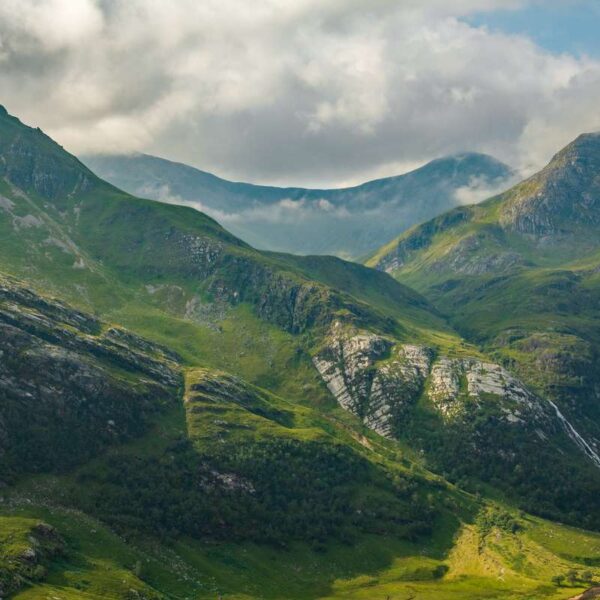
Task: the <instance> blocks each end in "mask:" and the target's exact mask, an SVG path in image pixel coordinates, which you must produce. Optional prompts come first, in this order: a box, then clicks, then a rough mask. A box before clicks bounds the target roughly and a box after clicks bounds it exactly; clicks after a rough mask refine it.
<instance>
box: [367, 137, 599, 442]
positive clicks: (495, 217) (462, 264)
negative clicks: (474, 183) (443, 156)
mask: <svg viewBox="0 0 600 600" xmlns="http://www.w3.org/2000/svg"><path fill="white" fill-rule="evenodd" d="M586 139H592V140H594V139H596V138H594V136H588V137H587V138H586V137H585V136H584V138H583V142H582V141H576V142H575V143H574V144H572V145H571V146H569V147H567V148H566V149H565V150H564V151H563V152H561V153H559V155H557V157H555V159H554V160H553V161H552V163H551V164H550V165H549V166H548V167H547V168H546V169H545V170H544V171H542V172H541V173H540V174H538V175H536V176H534V177H533V178H531V179H530V180H528V181H525V182H523V183H522V184H519V185H518V186H516V187H515V188H514V189H512V190H510V191H508V192H506V193H505V194H503V195H502V196H499V197H496V198H491V199H490V200H488V201H486V202H484V203H482V204H480V205H478V206H471V207H462V208H459V209H456V210H454V211H452V212H450V213H447V214H446V215H442V216H440V217H438V218H437V219H434V220H432V221H430V222H428V223H425V224H423V225H421V226H418V227H415V228H413V229H412V230H411V231H409V232H406V233H405V234H404V235H402V236H401V237H400V238H398V239H397V240H395V241H393V242H391V243H390V244H388V245H387V246H386V247H384V248H382V249H380V251H378V252H377V253H375V254H374V255H373V256H371V257H369V258H368V259H367V263H366V264H368V265H371V266H376V265H379V267H380V268H386V269H388V270H389V272H391V273H392V274H393V275H394V276H395V277H396V278H397V279H398V280H399V281H401V282H403V283H405V284H407V285H409V286H411V287H413V288H414V289H417V290H419V291H420V292H421V293H423V294H424V295H425V296H426V297H427V298H428V299H429V300H430V301H431V302H432V303H433V304H434V305H435V306H436V307H437V308H438V309H439V310H440V312H441V313H443V314H445V315H448V317H449V318H450V320H451V322H452V324H453V325H454V327H455V328H456V329H457V330H458V331H459V332H460V333H461V335H463V336H464V337H466V338H467V339H468V340H469V341H471V342H473V343H475V344H478V345H480V346H481V347H482V349H483V350H484V351H485V352H487V353H488V354H492V355H494V356H495V358H496V360H498V361H500V362H502V363H503V364H505V365H506V366H508V367H510V368H512V369H513V370H514V371H516V372H517V374H518V375H519V376H520V377H521V378H524V379H525V381H527V382H528V383H529V384H530V385H531V386H532V387H534V388H535V389H537V390H538V391H540V392H543V393H544V394H546V395H548V396H549V397H551V398H552V399H553V400H554V401H555V402H557V403H558V404H559V405H561V407H562V409H563V411H564V412H565V414H567V415H568V416H569V418H571V419H573V420H574V422H577V423H578V426H580V427H581V428H582V429H583V430H584V431H587V432H588V434H590V435H592V436H595V437H596V438H598V430H597V425H594V423H597V422H598V418H600V411H599V410H598V407H597V406H596V405H597V403H594V402H593V401H592V400H591V398H593V397H594V395H595V392H594V390H595V388H596V387H597V385H598V378H597V375H596V373H597V371H598V356H600V354H599V352H600V326H599V323H600V278H599V276H598V273H599V272H600V270H599V269H600V254H599V253H598V235H597V225H596V223H597V216H596V214H597V201H594V200H593V199H594V198H597V194H598V187H597V176H595V175H594V173H595V172H596V171H594V169H595V167H590V166H588V163H590V162H591V161H594V160H595V161H596V163H597V158H596V157H597V147H595V148H594V149H593V150H592V151H590V154H589V155H586V154H583V155H580V154H578V153H579V150H578V148H579V146H580V145H581V144H582V143H586ZM571 156H575V159H576V160H577V161H578V162H577V167H576V168H573V171H571V170H570V169H571V166H572V164H575V159H573V160H571V158H570V157H571ZM567 158H569V160H567ZM594 164H595V163H594ZM582 174H583V175H582ZM578 177H582V178H583V179H582V180H579V179H578ZM548 182H549V183H548ZM577 185H581V186H582V187H581V188H577V187H575V186H577ZM586 186H587V187H586ZM546 197H547V198H548V202H547V205H545V204H544V203H541V204H540V205H538V206H534V205H535V203H536V202H537V201H538V200H537V199H538V198H546ZM584 197H585V198H588V200H587V202H588V204H589V206H579V204H577V203H578V202H580V199H581V198H584ZM594 202H596V204H594ZM528 203H529V204H530V205H532V206H533V208H532V210H534V211H535V210H538V211H541V213H540V214H541V216H540V217H539V221H540V222H541V223H542V225H540V226H541V227H544V226H546V222H547V221H546V220H547V219H550V220H551V219H555V220H557V222H559V223H560V224H561V228H560V229H558V230H557V229H556V226H555V225H554V226H553V227H554V230H553V231H554V233H553V234H550V235H541V236H535V235H531V234H521V233H519V232H518V231H516V230H515V229H513V228H511V227H510V226H505V225H506V224H505V221H506V219H507V218H509V217H510V215H511V211H513V210H515V207H517V209H516V210H525V209H523V208H520V207H521V205H522V206H524V207H527V206H528ZM548 207H550V208H551V209H552V211H554V212H550V208H548ZM573 207H575V208H573ZM594 207H596V208H594ZM586 210H588V211H594V210H596V213H594V212H591V213H590V214H587V213H586ZM544 211H547V212H544ZM532 214H533V215H535V214H536V213H535V212H534V213H532ZM585 214H587V218H589V223H588V224H586V223H585V222H584V215H585ZM394 258H397V262H394ZM482 266H483V268H481V267H482Z"/></svg>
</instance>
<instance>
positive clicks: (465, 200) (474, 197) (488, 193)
mask: <svg viewBox="0 0 600 600" xmlns="http://www.w3.org/2000/svg"><path fill="white" fill-rule="evenodd" d="M518 181H519V175H518V174H517V173H515V174H514V176H513V177H511V178H508V179H502V178H499V179H496V180H492V181H490V180H489V179H488V178H486V177H473V178H471V181H470V182H469V185H465V186H463V187H460V188H458V189H457V190H456V191H455V192H454V198H455V200H456V203H457V204H461V205H464V204H477V203H479V202H482V201H483V200H486V199H487V198H491V197H493V196H496V195H498V194H500V193H502V192H504V191H506V190H507V189H509V188H510V187H512V186H513V185H514V184H516V183H517V182H518Z"/></svg>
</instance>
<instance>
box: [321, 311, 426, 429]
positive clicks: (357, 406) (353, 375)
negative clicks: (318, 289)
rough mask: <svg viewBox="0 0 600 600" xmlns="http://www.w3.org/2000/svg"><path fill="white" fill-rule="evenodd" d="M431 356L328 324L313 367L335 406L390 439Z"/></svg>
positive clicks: (414, 396) (423, 350) (416, 393)
mask: <svg viewBox="0 0 600 600" xmlns="http://www.w3.org/2000/svg"><path fill="white" fill-rule="evenodd" d="M432 359H433V352H432V351H431V350H430V349H428V348H424V347H421V346H414V345H408V344H407V345H403V346H401V345H396V344H395V343H394V342H393V341H392V340H390V339H387V338H384V337H382V336H379V335H376V334H373V333H367V332H359V331H356V330H352V331H348V330H345V328H344V326H343V325H342V324H341V323H340V322H337V323H335V324H334V326H333V328H332V330H331V333H330V336H329V338H328V340H327V342H326V346H325V347H324V348H323V349H322V350H321V351H320V352H319V353H318V354H317V355H316V356H315V357H314V358H313V362H314V365H315V367H316V368H317V370H318V371H319V373H320V374H321V377H322V378H323V380H324V381H325V383H326V384H327V386H328V388H329V390H330V391H331V393H332V394H333V396H334V397H335V398H336V400H337V401H338V403H339V404H340V406H342V407H343V408H345V409H346V410H348V411H350V412H352V413H354V414H355V415H357V416H359V417H360V418H361V419H362V421H363V422H364V423H365V425H367V427H369V428H370V429H373V430H374V431H377V432H378V433H380V434H381V435H384V436H386V437H393V435H394V433H395V430H396V427H397V426H398V423H399V422H400V421H401V419H402V416H403V415H404V414H405V413H406V411H407V410H408V408H409V407H410V406H411V405H412V404H413V403H414V402H416V400H417V399H418V398H419V396H420V394H421V391H422V389H423V384H424V382H425V380H426V378H427V376H428V374H429V370H430V367H431V361H432Z"/></svg>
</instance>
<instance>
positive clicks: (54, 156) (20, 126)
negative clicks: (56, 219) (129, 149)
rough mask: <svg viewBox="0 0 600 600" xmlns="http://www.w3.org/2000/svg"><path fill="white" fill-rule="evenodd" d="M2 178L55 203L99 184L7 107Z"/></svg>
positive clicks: (0, 153)
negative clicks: (75, 191) (74, 192)
mask: <svg viewBox="0 0 600 600" xmlns="http://www.w3.org/2000/svg"><path fill="white" fill-rule="evenodd" d="M0 177H4V178H5V179H6V180H7V181H8V182H10V183H11V184H13V185H15V186H17V187H18V188H20V189H22V190H23V191H26V192H28V191H32V192H35V193H36V194H38V195H40V196H42V197H44V198H47V199H49V200H52V201H59V200H60V199H61V198H65V197H67V196H69V195H70V194H71V193H73V191H74V190H76V189H77V190H84V189H88V188H89V187H90V186H91V185H98V184H99V182H100V180H99V179H98V178H97V177H95V176H94V174H93V173H92V172H91V171H90V170H89V169H88V168H87V167H85V166H84V165H83V164H82V163H80V162H79V160H77V158H75V157H74V156H73V155H72V154H69V153H68V152H67V151H66V150H65V149H64V148H62V146H60V145H59V144H57V143H56V142H55V141H54V140H52V139H51V138H50V137H48V136H47V135H46V134H45V133H44V132H43V131H42V130H41V129H39V128H33V127H29V126H28V125H25V124H24V123H22V122H21V121H20V120H19V119H18V118H17V117H13V116H12V115H10V114H9V113H8V112H7V110H6V108H4V107H0Z"/></svg>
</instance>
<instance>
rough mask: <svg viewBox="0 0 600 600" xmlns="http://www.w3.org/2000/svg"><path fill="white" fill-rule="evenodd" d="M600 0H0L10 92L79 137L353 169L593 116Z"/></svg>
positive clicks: (550, 130) (3, 95)
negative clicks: (536, 0) (599, 0)
mask: <svg viewBox="0 0 600 600" xmlns="http://www.w3.org/2000/svg"><path fill="white" fill-rule="evenodd" d="M598 31H600V2H598V0H589V1H587V2H586V1H578V0H562V1H560V0H556V1H553V0H544V1H543V2H542V1H538V2H535V1H527V0H514V1H513V0H452V1H451V2H450V1H448V0H396V1H391V0H253V1H248V0H1V1H0V103H2V104H4V105H5V106H6V107H7V108H8V110H9V111H10V112H11V113H13V114H16V115H17V116H19V117H20V118H21V119H22V120H24V121H25V122H27V123H29V124H32V125H39V126H40V127H41V128H42V129H44V131H46V132H47V133H48V134H50V135H51V136H52V137H54V138H55V139H56V140H57V141H59V142H60V143H61V144H62V145H64V146H65V147H66V148H67V149H68V150H70V151H72V152H74V153H79V154H81V153H89V152H131V151H143V152H148V153H151V154H156V155H159V156H163V157H166V158H170V159H173V160H179V161H182V162H186V163H188V164H191V165H194V166H197V167H199V168H202V169H205V170H208V171H212V172H215V173H217V174H219V175H222V176H225V177H228V178H232V179H238V180H245V181H254V182H261V183H274V184H297V185H312V186H321V185H343V184H348V183H358V182H360V181H363V180H366V179H370V178H373V177H376V176H383V175H392V174H397V173H400V172H403V171H406V170H407V169H409V168H411V167H414V166H416V165H418V164H421V163H423V162H424V161H427V160H429V159H432V158H435V157H438V156H442V155H446V154H451V153H455V152H460V151H465V150H473V151H483V152H487V153H490V154H493V155H495V156H496V157H498V158H500V159H502V160H505V161H507V162H509V163H510V164H511V165H513V166H517V167H520V168H526V169H531V168H533V167H537V166H540V165H541V164H543V163H544V162H545V161H547V160H548V159H549V157H550V156H551V155H552V154H553V153H554V152H555V151H556V150H558V149H559V148H560V147H561V146H563V145H564V144H566V143H568V142H569V141H570V140H571V139H572V138H574V137H575V136H576V135H577V134H579V133H581V132H583V131H592V130H600V39H599V36H598V33H597V32H598Z"/></svg>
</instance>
